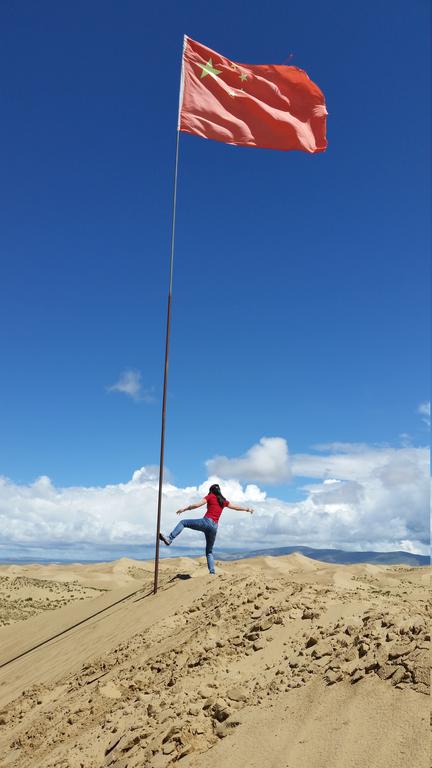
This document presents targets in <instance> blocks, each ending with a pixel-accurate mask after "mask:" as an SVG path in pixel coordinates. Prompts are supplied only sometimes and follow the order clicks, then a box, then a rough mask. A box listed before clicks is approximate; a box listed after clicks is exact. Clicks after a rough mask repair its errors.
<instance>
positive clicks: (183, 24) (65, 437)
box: [0, 0, 430, 543]
mask: <svg viewBox="0 0 432 768" xmlns="http://www.w3.org/2000/svg"><path fill="white" fill-rule="evenodd" d="M429 15H430V9H429V4H428V3H427V2H423V1H422V0H415V1H414V2H411V3H407V2H401V1H400V0H396V2H392V3H389V2H388V0H386V1H385V2H384V1H383V0H378V2H375V3H373V4H366V5H364V4H363V5H359V4H352V3H346V2H335V1H330V2H329V3H320V2H317V1H316V0H315V1H314V2H311V3H309V4H308V7H307V9H306V8H305V6H303V5H302V4H299V3H296V4H287V3H284V2H275V3H273V4H272V6H271V7H270V6H268V5H262V4H256V5H251V4H247V5H241V4H239V5H236V4H232V3H228V2H225V1H224V0H222V2H219V3H218V4H203V3H198V2H188V1H186V2H182V3H167V4H163V5H160V4H159V5H157V6H156V5H154V6H153V7H150V6H149V5H148V4H147V3H142V2H138V1H136V2H131V1H128V0H125V1H124V2H122V3H117V2H107V0H104V2H97V1H95V0H94V1H92V2H91V3H88V2H80V1H77V2H74V3H73V4H66V3H58V2H47V1H42V2H41V3H38V4H37V5H35V4H34V3H30V2H22V3H19V4H15V3H12V2H5V3H3V4H2V7H1V10H0V27H1V29H2V37H3V41H2V46H1V47H0V65H1V70H2V72H3V73H4V74H6V77H3V78H2V85H1V86H0V88H1V103H2V122H1V125H0V153H1V160H0V164H1V168H2V172H1V179H0V210H1V213H0V216H1V227H0V258H1V273H2V280H1V287H0V344H1V349H2V363H3V365H2V369H3V375H2V377H1V382H0V392H1V396H0V425H1V430H0V431H1V435H0V475H4V476H5V477H7V478H9V479H10V481H11V482H12V483H14V484H16V485H18V486H20V485H22V484H28V483H32V482H34V481H35V479H36V478H37V477H38V476H40V475H47V476H49V477H50V478H51V481H52V483H53V484H54V486H55V487H66V486H71V485H73V486H79V487H81V486H82V487H87V486H104V485H106V484H119V483H126V482H127V481H128V480H129V479H130V478H131V476H132V473H133V472H134V470H136V469H137V468H139V467H142V466H148V465H154V464H156V463H157V461H158V452H159V435H160V397H161V389H162V364H163V344H164V332H165V312H166V293H167V276H168V258H169V236H170V219H171V195H172V176H173V162H174V150H175V134H176V120H177V103H178V85H179V70H180V56H181V47H182V37H183V34H184V33H186V34H188V35H189V36H191V37H192V38H194V39H197V40H199V41H200V42H202V43H204V44H206V45H208V46H209V47H211V48H214V49H215V50H219V51H220V52H221V53H223V54H224V55H226V56H228V57H230V58H232V59H233V60H235V61H240V62H246V63H283V62H286V61H287V59H288V57H289V55H290V54H291V53H292V54H293V58H292V60H291V62H290V63H292V64H294V65H296V66H298V67H301V68H303V69H305V70H306V71H307V72H308V74H309V75H310V77H311V78H312V79H313V80H314V81H315V82H316V83H317V84H318V85H319V86H320V87H321V89H322V90H323V92H324V94H325V96H326V101H327V108H328V112H329V117H328V141H329V147H328V150H327V152H325V153H323V154H320V155H316V156H309V155H307V154H305V153H299V152H276V151H268V150H256V149H246V148H234V147H231V146H226V145H223V144H219V143H216V142H210V141H205V140H202V139H199V138H197V137H193V136H188V135H185V134H182V136H181V146H180V174H179V189H178V209H177V216H178V227H177V240H176V242H177V246H176V255H175V275H174V307H173V332H172V341H171V343H172V355H171V362H170V381H169V404H168V425H167V453H166V462H167V466H168V467H169V469H170V472H171V478H172V480H173V482H174V483H175V484H176V486H177V487H181V488H184V487H185V486H198V485H199V484H200V483H202V482H203V481H204V480H205V479H206V471H205V461H206V460H208V459H211V458H213V457H214V456H217V455H223V456H226V457H239V456H241V455H243V454H245V452H247V451H248V450H249V449H250V448H251V446H253V445H256V444H258V443H259V440H260V439H261V438H262V437H263V436H269V437H271V436H279V437H282V438H283V439H285V440H286V441H287V443H288V446H289V450H290V453H294V454H305V453H306V452H312V454H313V453H314V451H313V448H312V447H313V446H314V445H317V444H330V443H331V444H333V443H335V442H339V443H345V444H352V443H355V444H362V445H367V446H370V445H373V444H385V445H387V446H392V447H397V446H400V445H401V441H402V443H403V444H406V443H407V442H408V443H409V444H410V445H414V446H416V447H420V448H421V447H422V446H424V445H426V443H427V438H428V433H427V427H426V423H425V421H424V419H423V418H422V416H421V414H419V413H418V409H419V406H420V404H421V403H425V402H426V401H427V400H428V398H429V367H428V366H429V362H428V358H429V338H428V326H429V318H428V302H429V295H428V290H429V288H428V286H429V278H428V258H429V240H428V237H429V221H428V210H429V205H430V200H429V175H428V173H429V167H430V149H429V133H430V120H429V104H428V94H429V91H430V76H429V72H430V68H429V50H428V45H429V43H428V36H429V28H430V25H429ZM127 370H132V371H136V372H139V373H140V375H141V381H142V390H143V391H145V392H147V393H148V396H147V397H145V398H144V399H143V400H139V401H137V400H134V399H133V398H132V397H130V396H127V395H125V394H124V393H121V392H118V391H109V387H110V386H113V385H115V384H116V382H118V381H119V380H120V377H121V376H122V374H123V373H124V372H125V371H127ZM401 435H403V437H402V438H401ZM345 450H346V449H345ZM239 479H240V480H242V479H244V478H239ZM259 480H260V478H259V477H258V482H259ZM303 483H304V479H303V477H301V478H300V479H299V480H298V482H297V483H296V482H294V483H293V482H292V480H291V482H290V483H287V482H285V479H284V480H283V481H281V482H279V483H276V485H273V486H271V485H270V484H269V483H267V482H266V481H265V478H264V479H262V482H261V483H260V487H261V488H263V489H264V490H265V492H267V493H271V494H273V495H275V494H276V495H277V497H278V498H280V499H282V500H286V501H290V500H295V499H296V498H298V497H300V496H301V495H302V493H303V491H302V490H301V488H302V484H303ZM303 543H308V542H306V541H305V542H303Z"/></svg>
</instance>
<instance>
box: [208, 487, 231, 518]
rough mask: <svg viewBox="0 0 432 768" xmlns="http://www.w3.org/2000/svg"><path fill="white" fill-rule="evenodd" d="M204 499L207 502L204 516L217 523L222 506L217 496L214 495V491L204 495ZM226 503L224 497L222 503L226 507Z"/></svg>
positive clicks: (227, 502)
mask: <svg viewBox="0 0 432 768" xmlns="http://www.w3.org/2000/svg"><path fill="white" fill-rule="evenodd" d="M205 500H206V502H207V512H206V513H205V515H204V517H209V518H210V519H211V520H214V522H215V523H217V522H218V520H219V518H220V516H221V514H222V509H223V507H221V506H220V505H219V502H218V500H217V496H215V495H214V493H209V494H208V496H205ZM228 504H229V501H227V500H226V499H225V501H224V503H223V505H224V507H227V506H228Z"/></svg>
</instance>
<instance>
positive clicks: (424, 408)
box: [417, 400, 431, 427]
mask: <svg viewBox="0 0 432 768" xmlns="http://www.w3.org/2000/svg"><path fill="white" fill-rule="evenodd" d="M417 413H419V414H420V416H421V417H422V421H424V423H425V424H426V425H427V426H428V427H430V423H431V404H430V400H425V401H424V402H423V403H420V405H419V407H418V408H417Z"/></svg>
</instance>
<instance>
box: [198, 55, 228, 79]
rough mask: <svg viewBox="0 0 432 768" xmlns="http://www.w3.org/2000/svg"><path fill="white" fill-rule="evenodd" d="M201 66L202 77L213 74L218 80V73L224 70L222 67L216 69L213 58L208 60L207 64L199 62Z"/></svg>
mask: <svg viewBox="0 0 432 768" xmlns="http://www.w3.org/2000/svg"><path fill="white" fill-rule="evenodd" d="M198 66H199V67H201V69H202V72H201V79H202V78H203V77H205V76H206V75H211V76H212V77H214V78H215V80H216V75H220V73H221V72H222V70H221V69H215V68H214V66H213V62H212V60H211V59H209V60H208V62H207V64H198Z"/></svg>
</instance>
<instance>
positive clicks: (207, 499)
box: [159, 484, 253, 576]
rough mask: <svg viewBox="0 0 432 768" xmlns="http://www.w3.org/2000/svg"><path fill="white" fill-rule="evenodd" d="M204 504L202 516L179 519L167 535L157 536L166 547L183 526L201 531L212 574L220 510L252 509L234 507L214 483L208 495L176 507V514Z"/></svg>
mask: <svg viewBox="0 0 432 768" xmlns="http://www.w3.org/2000/svg"><path fill="white" fill-rule="evenodd" d="M204 504H207V512H206V513H205V515H204V517H201V518H198V519H197V520H195V519H192V520H181V521H180V523H178V525H176V527H175V528H174V530H173V531H171V533H170V534H169V535H168V536H164V535H163V533H160V534H159V538H160V539H161V540H162V541H163V542H164V544H166V545H167V547H168V546H169V545H170V544H171V543H172V542H173V541H174V539H175V537H176V536H178V535H179V533H181V532H182V530H183V528H191V529H192V530H193V531H201V532H202V533H203V534H204V535H205V537H206V557H207V565H208V569H209V571H210V574H211V575H212V576H214V572H215V569H214V557H213V546H214V543H215V539H216V534H217V531H218V523H219V518H220V516H221V514H222V510H223V509H224V507H228V508H229V509H236V510H238V511H239V512H250V513H251V514H252V513H253V509H251V507H235V506H234V504H230V502H229V501H227V500H226V498H225V497H224V496H222V493H221V489H220V486H219V485H217V484H214V485H211V486H210V489H209V492H208V495H207V496H204V498H203V499H201V501H198V502H197V503H196V504H189V506H188V507H184V509H178V510H177V514H178V515H181V514H182V512H186V511H187V510H190V509H198V507H202V506H204Z"/></svg>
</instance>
